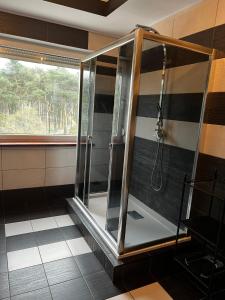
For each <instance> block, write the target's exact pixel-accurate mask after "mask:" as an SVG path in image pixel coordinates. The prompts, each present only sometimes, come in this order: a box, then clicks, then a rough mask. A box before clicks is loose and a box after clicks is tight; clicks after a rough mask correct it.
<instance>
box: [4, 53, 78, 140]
mask: <svg viewBox="0 0 225 300" xmlns="http://www.w3.org/2000/svg"><path fill="white" fill-rule="evenodd" d="M11 52H12V51H11ZM14 52H15V51H14ZM18 53H19V52H18V51H17V53H16V55H15V53H13V55H9V53H8V52H7V55H4V56H2V55H1V54H0V55H1V57H0V90H1V93H0V135H1V139H2V138H3V139H4V137H5V136H7V137H9V139H10V137H13V140H14V141H15V140H20V139H21V137H24V136H25V137H35V140H36V141H41V140H42V138H41V137H44V138H43V140H45V141H46V140H48V137H49V140H51V137H53V138H54V139H56V137H59V139H60V137H63V140H66V137H68V140H69V138H71V137H75V135H76V132H77V110H78V89H79V69H78V62H77V61H73V60H72V59H71V60H70V59H65V58H64V60H63V59H62V58H59V57H54V56H43V55H37V54H36V55H34V54H33V53H30V52H29V53H28V54H29V55H27V53H26V51H25V52H24V51H22V52H21V53H22V54H23V56H22V55H21V53H20V54H18ZM31 54H32V55H33V56H32V55H31ZM21 56H22V57H21Z"/></svg>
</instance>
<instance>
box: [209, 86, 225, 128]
mask: <svg viewBox="0 0 225 300" xmlns="http://www.w3.org/2000/svg"><path fill="white" fill-rule="evenodd" d="M204 123H208V124H217V125H225V92H223V93H222V92H221V93H209V94H208V96H207V101H206V109H205V115H204Z"/></svg>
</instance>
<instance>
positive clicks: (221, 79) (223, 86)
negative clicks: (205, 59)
mask: <svg viewBox="0 0 225 300" xmlns="http://www.w3.org/2000/svg"><path fill="white" fill-rule="evenodd" d="M212 68H213V70H212V72H213V79H212V80H211V83H210V85H209V91H210V92H225V76H224V74H225V58H223V59H217V60H215V61H214V62H213V66H212Z"/></svg>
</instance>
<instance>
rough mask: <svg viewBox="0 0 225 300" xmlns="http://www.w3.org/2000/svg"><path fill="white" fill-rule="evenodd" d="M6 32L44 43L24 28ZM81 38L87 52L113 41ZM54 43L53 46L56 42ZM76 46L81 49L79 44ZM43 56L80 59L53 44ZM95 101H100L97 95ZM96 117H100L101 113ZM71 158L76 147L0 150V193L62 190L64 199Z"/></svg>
mask: <svg viewBox="0 0 225 300" xmlns="http://www.w3.org/2000/svg"><path fill="white" fill-rule="evenodd" d="M11 18H13V20H14V19H15V20H16V18H20V16H16V15H11V14H8V18H7V19H6V22H5V24H7V25H10V24H11V23H10V22H11ZM25 19H26V18H25ZM28 19H29V18H28ZM32 20H33V19H29V20H28V21H29V22H31V23H32V22H33V21H32ZM35 22H36V21H35V20H34V24H36V23H35ZM11 25H12V24H11ZM56 27H57V26H56ZM6 29H7V30H8V32H7V33H9V34H15V35H16V36H24V37H30V38H34V39H38V40H44V39H42V36H40V37H39V36H36V37H35V36H28V35H27V31H26V30H25V29H24V28H20V26H17V30H14V32H11V31H10V30H11V29H12V26H11V27H10V26H5V27H4V28H1V27H0V31H2V30H4V32H5V30H6ZM56 29H57V30H58V32H60V30H61V29H62V30H64V29H66V30H68V32H69V33H71V34H75V33H76V31H73V29H71V31H70V30H69V28H63V26H62V28H61V27H60V25H59V26H58V27H57V28H56ZM83 34H84V35H85V37H86V39H87V41H86V45H88V49H90V50H96V49H98V48H100V47H103V46H104V45H106V44H107V43H109V42H111V41H112V40H114V39H115V38H113V37H107V36H105V35H101V34H96V33H92V32H85V31H83ZM83 37H84V36H83ZM55 42H56V43H57V41H55ZM61 42H62V44H64V45H66V44H67V42H69V39H64V41H61ZM0 43H1V44H3V45H8V46H12V47H20V48H23V47H24V48H25V49H29V50H35V51H43V52H45V51H46V46H45V45H44V44H40V43H39V42H37V41H36V42H35V43H32V40H30V41H29V40H26V41H22V40H21V39H20V40H15V39H10V38H4V37H1V39H0ZM58 43H59V44H60V41H58ZM68 45H70V44H68ZM80 45H81V46H82V44H80ZM70 46H71V45H70ZM85 47H86V46H85ZM86 48H87V47H86ZM47 52H48V53H52V54H60V55H65V56H66V55H68V56H72V57H81V54H80V53H78V52H74V51H73V50H71V49H65V48H61V47H60V45H59V47H57V45H55V44H53V45H52V46H51V45H50V44H49V45H48V48H47ZM99 76H102V78H103V77H104V76H105V77H106V78H107V76H106V75H99ZM106 81H107V79H106ZM106 81H104V78H103V79H102V80H100V85H101V86H102V87H105V88H107V85H106ZM99 88H100V87H99ZM99 94H104V90H100V91H99ZM106 94H107V93H106ZM99 97H100V98H101V95H100V96H99ZM101 99H102V98H101ZM101 99H100V100H101ZM98 109H101V108H98ZM100 113H102V111H101V112H100ZM102 115H103V114H102ZM75 156H76V146H73V145H71V146H68V145H59V146H56V147H53V146H48V145H42V146H15V145H12V146H8V147H6V146H0V190H4V191H15V192H17V191H19V190H21V191H22V190H24V191H25V190H26V189H34V190H36V188H38V189H39V188H40V189H43V188H47V187H51V188H54V187H55V188H56V190H57V191H59V189H60V188H62V190H64V191H67V192H66V193H65V194H66V195H67V196H72V195H73V185H74V182H75V164H76V162H75ZM98 175H99V173H98ZM96 176H97V175H96ZM14 195H15V194H14Z"/></svg>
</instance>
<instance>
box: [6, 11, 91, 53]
mask: <svg viewBox="0 0 225 300" xmlns="http://www.w3.org/2000/svg"><path fill="white" fill-rule="evenodd" d="M0 32H1V33H5V34H11V35H15V36H19V37H26V38H31V39H34V40H40V41H45V42H50V43H57V44H62V45H66V46H72V47H78V48H83V49H88V31H85V30H81V29H76V28H72V27H68V26H63V25H59V24H54V23H50V22H45V21H41V20H37V19H33V18H28V17H23V16H19V15H14V14H10V13H5V12H0Z"/></svg>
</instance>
